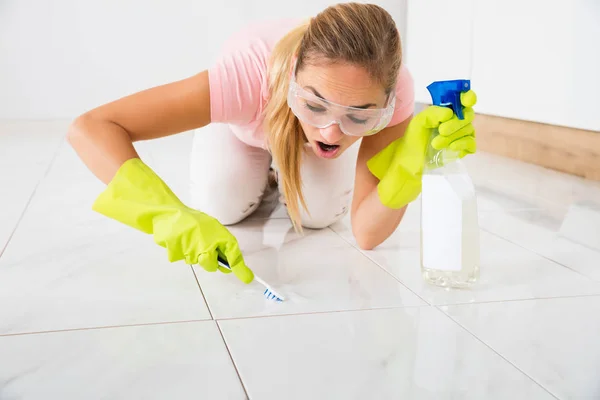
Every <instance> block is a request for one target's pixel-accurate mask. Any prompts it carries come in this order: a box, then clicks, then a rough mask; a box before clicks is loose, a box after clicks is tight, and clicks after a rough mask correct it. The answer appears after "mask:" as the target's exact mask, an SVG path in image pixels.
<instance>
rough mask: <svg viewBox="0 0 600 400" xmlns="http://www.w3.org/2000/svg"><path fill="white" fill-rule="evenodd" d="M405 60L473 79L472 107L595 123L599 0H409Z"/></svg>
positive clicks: (425, 76)
mask: <svg viewBox="0 0 600 400" xmlns="http://www.w3.org/2000/svg"><path fill="white" fill-rule="evenodd" d="M407 29H408V34H407V42H408V46H407V64H408V66H409V68H410V69H411V71H412V72H413V74H414V75H415V80H416V85H417V87H418V89H419V90H418V91H417V99H418V101H421V102H430V97H429V95H428V93H427V91H426V90H425V86H426V85H427V84H429V83H430V82H431V81H434V80H439V79H446V77H450V78H453V79H457V78H460V77H463V76H464V77H467V78H471V79H472V87H473V89H474V90H475V91H476V93H477V94H478V98H479V102H478V105H477V111H479V112H481V113H485V114H491V115H499V116H504V117H511V118H518V119H524V120H531V121H538V122H546V123H551V124H557V125H564V126H570V127H575V128H582V129H590V130H600V112H599V111H600V1H598V0H569V1H559V0H526V1H522V0H477V1H474V0H453V1H452V2H449V1H446V0H411V1H409V3H408V26H407Z"/></svg>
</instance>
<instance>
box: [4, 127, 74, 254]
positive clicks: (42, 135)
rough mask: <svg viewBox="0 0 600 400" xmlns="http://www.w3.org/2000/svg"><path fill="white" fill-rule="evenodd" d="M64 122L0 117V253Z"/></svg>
mask: <svg viewBox="0 0 600 400" xmlns="http://www.w3.org/2000/svg"><path fill="white" fill-rule="evenodd" d="M67 126H68V124H67V123H65V122H60V121H59V122H51V123H48V122H46V123H34V122H30V123H26V122H16V121H15V122H7V121H0V188H1V189H0V193H1V195H0V197H1V204H2V207H0V254H2V250H3V249H4V247H5V246H6V244H7V242H8V240H9V238H10V236H11V234H12V233H13V231H14V229H15V227H16V226H17V223H18V222H19V219H20V218H21V215H22V214H23V211H24V210H25V207H26V205H27V202H28V201H29V199H30V198H31V195H32V194H33V192H34V190H35V188H36V186H37V185H38V183H39V182H40V180H41V179H42V178H43V177H44V174H45V173H46V171H47V169H48V166H49V165H50V162H51V161H52V159H53V157H54V155H55V153H56V150H57V148H58V146H59V144H60V142H61V140H62V137H63V136H64V135H65V134H66V128H67Z"/></svg>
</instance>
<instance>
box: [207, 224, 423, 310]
mask: <svg viewBox="0 0 600 400" xmlns="http://www.w3.org/2000/svg"><path fill="white" fill-rule="evenodd" d="M231 231H232V233H233V234H234V235H235V236H236V237H237V238H238V241H239V243H240V247H241V249H242V252H243V253H244V255H245V260H246V263H247V265H248V266H249V267H250V268H252V270H253V271H254V272H255V274H257V275H259V276H260V277H261V278H263V279H264V280H265V281H267V282H268V283H270V284H272V285H273V286H274V288H275V290H277V291H280V292H281V294H283V295H284V296H286V301H285V302H282V303H274V302H272V301H270V300H267V299H265V298H264V297H263V296H262V292H263V291H264V289H263V288H262V286H261V285H260V284H259V283H257V282H253V283H252V284H250V285H244V284H243V283H241V282H239V281H238V280H237V279H236V278H235V277H233V276H231V275H223V274H221V273H208V272H206V271H204V270H203V269H202V268H199V267H196V268H195V271H196V274H197V276H198V280H199V282H200V284H201V286H202V290H203V292H204V295H205V296H206V300H207V302H208V305H209V307H210V309H211V311H212V313H213V316H215V318H218V319H221V318H235V317H248V316H257V315H272V314H292V313H306V312H323V311H340V310H352V309H368V308H381V307H399V306H415V305H422V304H424V303H423V302H422V301H421V300H420V299H419V298H418V297H417V296H415V295H414V294H412V293H411V292H410V291H409V290H407V289H406V288H405V287H404V286H403V285H402V284H400V283H399V282H398V281H396V280H395V279H394V278H393V277H391V276H390V275H389V274H388V273H386V272H385V271H384V270H383V269H381V268H380V267H379V266H377V265H376V264H374V263H373V262H371V261H370V260H369V259H368V258H366V257H365V256H363V255H362V254H361V253H360V252H359V251H358V250H356V249H355V248H354V247H352V246H350V245H349V244H348V243H346V242H345V241H344V240H343V239H341V238H340V237H339V236H338V235H337V234H335V233H334V232H332V231H330V230H328V229H324V230H306V231H305V236H299V235H298V234H296V233H295V232H294V230H293V228H292V224H291V222H289V221H288V220H285V219H270V220H248V221H246V222H244V223H243V224H241V225H239V226H234V227H232V228H231Z"/></svg>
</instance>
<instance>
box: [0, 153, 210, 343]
mask: <svg viewBox="0 0 600 400" xmlns="http://www.w3.org/2000/svg"><path fill="white" fill-rule="evenodd" d="M102 189H103V185H102V184H101V183H99V181H98V180H96V179H95V178H94V177H93V176H92V175H91V173H90V172H89V171H87V169H85V167H84V165H83V163H82V162H81V161H80V160H79V159H78V158H77V156H76V154H75V153H74V151H73V150H72V149H71V148H70V147H69V146H67V145H64V146H63V147H62V148H61V149H60V152H59V154H58V155H57V158H56V159H55V161H54V163H53V165H52V168H51V170H50V171H49V173H48V176H47V177H46V178H45V179H44V181H43V182H42V183H41V184H40V185H39V187H38V189H37V191H36V194H35V196H34V197H33V198H32V201H31V204H30V205H29V208H28V210H27V212H26V213H25V215H24V217H23V219H22V221H21V223H20V225H19V227H18V228H17V230H16V231H15V234H14V236H13V238H12V240H11V242H10V243H9V244H8V246H7V248H6V251H5V252H4V254H3V255H2V257H1V258H0V321H1V322H0V333H19V332H37V331H46V330H60V329H71V328H85V327H96V326H113V325H126V324H137V323H152V322H169V321H186V320H197V319H209V318H210V314H209V312H208V308H207V307H206V304H205V302H204V299H203V297H202V293H201V292H200V290H199V288H198V284H197V282H196V279H195V277H194V274H193V272H192V270H191V268H190V267H189V266H187V265H185V264H183V263H173V264H171V263H169V261H168V260H167V255H166V251H165V250H164V249H163V248H161V247H159V246H157V245H156V244H155V243H154V241H153V239H152V237H151V236H150V235H146V234H144V233H141V232H138V231H135V230H133V229H131V228H129V227H126V226H124V225H122V224H120V223H118V222H116V221H113V220H110V219H108V218H106V217H104V216H102V215H100V214H97V213H95V212H94V211H92V210H91V205H92V203H93V201H94V199H95V197H96V196H97V195H98V194H99V193H100V192H101V190H102Z"/></svg>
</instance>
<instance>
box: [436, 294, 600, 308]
mask: <svg viewBox="0 0 600 400" xmlns="http://www.w3.org/2000/svg"><path fill="white" fill-rule="evenodd" d="M587 297H600V293H596V294H573V295H563V296H552V297H532V298H527V299H506V300H487V301H475V302H470V303H447V304H432V306H433V307H455V306H458V307H461V306H476V305H479V304H496V303H516V302H525V301H537V300H561V299H577V298H587Z"/></svg>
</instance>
